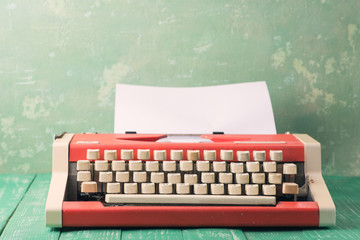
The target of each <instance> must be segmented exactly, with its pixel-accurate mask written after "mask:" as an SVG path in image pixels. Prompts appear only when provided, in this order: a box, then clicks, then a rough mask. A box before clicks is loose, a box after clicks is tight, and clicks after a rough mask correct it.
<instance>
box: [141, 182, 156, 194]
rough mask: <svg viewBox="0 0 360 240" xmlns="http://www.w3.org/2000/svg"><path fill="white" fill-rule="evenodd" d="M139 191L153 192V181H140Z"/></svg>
mask: <svg viewBox="0 0 360 240" xmlns="http://www.w3.org/2000/svg"><path fill="white" fill-rule="evenodd" d="M141 193H145V194H154V193H155V183H142V184H141Z"/></svg>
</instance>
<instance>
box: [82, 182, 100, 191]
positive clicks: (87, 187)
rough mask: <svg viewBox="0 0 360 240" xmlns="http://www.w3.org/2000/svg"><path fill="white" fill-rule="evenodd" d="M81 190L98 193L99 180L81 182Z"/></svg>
mask: <svg viewBox="0 0 360 240" xmlns="http://www.w3.org/2000/svg"><path fill="white" fill-rule="evenodd" d="M81 192H84V193H96V192H97V182H82V183H81Z"/></svg>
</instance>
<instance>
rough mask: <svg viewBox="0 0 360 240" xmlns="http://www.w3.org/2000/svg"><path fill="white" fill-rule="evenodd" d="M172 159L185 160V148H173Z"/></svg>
mask: <svg viewBox="0 0 360 240" xmlns="http://www.w3.org/2000/svg"><path fill="white" fill-rule="evenodd" d="M170 158H171V160H183V150H171V152H170Z"/></svg>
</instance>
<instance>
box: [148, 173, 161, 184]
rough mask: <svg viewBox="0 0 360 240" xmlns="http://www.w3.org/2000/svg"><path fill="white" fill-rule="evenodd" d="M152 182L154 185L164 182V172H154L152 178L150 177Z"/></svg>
mask: <svg viewBox="0 0 360 240" xmlns="http://www.w3.org/2000/svg"><path fill="white" fill-rule="evenodd" d="M150 181H151V182H152V183H162V182H164V173H163V172H152V173H151V176H150Z"/></svg>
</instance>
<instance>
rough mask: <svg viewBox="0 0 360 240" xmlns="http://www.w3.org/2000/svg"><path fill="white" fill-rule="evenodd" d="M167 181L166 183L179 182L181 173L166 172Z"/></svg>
mask: <svg viewBox="0 0 360 240" xmlns="http://www.w3.org/2000/svg"><path fill="white" fill-rule="evenodd" d="M167 181H168V183H181V174H180V173H168V175H167Z"/></svg>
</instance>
